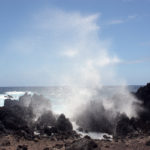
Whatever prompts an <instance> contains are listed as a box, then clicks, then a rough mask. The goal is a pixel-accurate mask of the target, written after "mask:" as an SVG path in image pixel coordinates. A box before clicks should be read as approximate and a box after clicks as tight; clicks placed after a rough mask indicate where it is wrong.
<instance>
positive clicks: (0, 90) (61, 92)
mask: <svg viewBox="0 0 150 150" xmlns="http://www.w3.org/2000/svg"><path fill="white" fill-rule="evenodd" d="M139 87H141V86H140V85H129V86H128V89H129V91H130V92H136V91H137V90H138V88H139ZM117 88H119V86H104V87H103V88H102V89H101V94H110V93H112V92H113V91H117V90H116V89H117ZM26 92H28V93H29V94H34V93H37V94H42V95H43V96H45V97H46V98H48V99H50V100H51V103H52V108H53V111H55V112H59V111H61V110H60V109H62V108H60V104H61V103H63V100H64V99H65V97H66V95H68V94H69V93H70V92H69V87H0V106H3V105H4V99H6V98H7V96H8V95H10V96H12V97H13V99H19V97H20V96H22V95H24V94H25V93H26ZM61 107H63V105H61Z"/></svg>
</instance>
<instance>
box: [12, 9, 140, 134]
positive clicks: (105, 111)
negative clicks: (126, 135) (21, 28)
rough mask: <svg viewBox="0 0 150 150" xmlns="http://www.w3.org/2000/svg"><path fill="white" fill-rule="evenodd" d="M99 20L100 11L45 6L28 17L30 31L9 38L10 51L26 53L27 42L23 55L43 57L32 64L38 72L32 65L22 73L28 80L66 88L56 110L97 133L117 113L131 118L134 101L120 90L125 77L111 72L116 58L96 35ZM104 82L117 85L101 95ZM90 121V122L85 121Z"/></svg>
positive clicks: (98, 33)
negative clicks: (114, 88) (65, 93)
mask: <svg viewBox="0 0 150 150" xmlns="http://www.w3.org/2000/svg"><path fill="white" fill-rule="evenodd" d="M100 22H101V14H100V13H96V14H81V13H80V12H67V11H63V10H60V9H52V10H49V9H48V10H46V11H42V12H39V13H37V14H35V15H33V21H32V23H31V24H32V29H33V28H34V31H32V32H31V33H30V30H29V31H28V32H27V35H25V36H24V35H22V37H16V38H15V39H13V40H12V42H11V48H12V50H15V51H16V52H17V53H20V54H21V55H22V54H25V53H26V52H25V49H24V46H25V45H29V48H28V51H27V53H29V54H30V55H31V54H34V55H35V56H36V57H37V56H38V58H39V56H40V57H44V58H45V61H43V63H42V65H41V66H37V68H36V69H37V70H38V72H37V70H36V69H34V70H35V71H32V72H33V73H30V74H29V75H27V76H28V80H30V79H32V80H34V82H36V80H38V81H39V83H47V84H49V83H57V84H58V85H65V86H67V87H69V88H70V91H69V92H70V93H69V94H68V95H67V96H66V97H65V100H64V101H63V105H64V109H63V110H62V113H64V114H65V115H66V116H67V117H69V118H71V119H72V120H75V121H76V123H77V124H78V125H80V126H82V127H83V128H85V129H88V130H91V131H100V130H99V129H98V130H97V128H100V127H101V128H105V125H106V124H107V125H108V126H109V128H111V127H112V126H113V125H114V123H115V121H116V117H117V116H118V115H119V114H126V115H127V116H128V117H129V118H131V117H137V107H136V105H134V104H135V103H138V101H137V100H136V98H135V97H134V96H133V95H131V94H130V92H129V91H128V89H127V88H126V85H127V83H126V80H125V79H122V77H120V76H119V75H118V73H117V69H116V66H117V65H118V64H119V63H121V62H122V60H121V58H119V57H118V56H117V54H115V53H114V52H113V51H112V48H111V46H112V44H111V40H108V39H105V40H104V39H103V38H102V37H101V34H100V33H101V30H102V29H101V26H100ZM30 43H32V44H31V45H30ZM41 51H42V55H41V53H40V52H41ZM54 59H55V61H53V60H54ZM39 70H40V71H39ZM29 72H31V71H29ZM34 73H36V74H37V75H36V78H33V77H34ZM24 76H26V74H24ZM35 79H36V80H35ZM34 82H32V83H34ZM104 85H119V88H117V90H116V93H113V94H109V93H106V94H102V93H101V89H102V88H103V86H104ZM42 109H45V108H44V107H43V108H42ZM38 111H39V110H38ZM40 111H41V110H40ZM91 119H93V120H94V122H95V124H93V125H91V122H92V120H91ZM102 123H103V124H102ZM93 126H95V127H93ZM107 132H109V131H107Z"/></svg>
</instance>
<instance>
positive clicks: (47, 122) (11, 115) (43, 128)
mask: <svg viewBox="0 0 150 150" xmlns="http://www.w3.org/2000/svg"><path fill="white" fill-rule="evenodd" d="M50 106H51V105H50V101H49V100H48V99H46V98H44V97H43V96H41V95H37V94H34V95H33V96H32V95H29V94H27V93H26V94H25V95H23V96H21V97H20V98H19V100H12V99H6V100H5V103H4V106H3V107H0V134H3V133H5V134H16V135H17V136H23V137H25V138H27V139H34V137H35V132H37V133H40V135H44V134H46V135H47V136H51V135H53V134H57V135H59V134H60V135H63V134H64V135H65V137H67V136H68V132H70V134H72V135H74V134H73V132H72V124H71V122H70V121H69V119H67V118H66V117H65V115H63V114H61V115H60V116H57V115H54V114H53V112H52V111H51V107H50ZM65 132H66V133H67V134H66V133H65ZM68 137H69V136H68Z"/></svg>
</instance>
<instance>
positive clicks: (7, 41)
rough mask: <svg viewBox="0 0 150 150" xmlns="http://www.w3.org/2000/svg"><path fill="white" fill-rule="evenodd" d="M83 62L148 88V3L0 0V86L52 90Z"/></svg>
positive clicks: (143, 0)
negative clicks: (100, 67)
mask: <svg viewBox="0 0 150 150" xmlns="http://www.w3.org/2000/svg"><path fill="white" fill-rule="evenodd" d="M99 49H104V50H103V54H102V50H100V53H98V51H99ZM105 49H106V50H105ZM106 51H107V54H104V53H105V52H106ZM98 54H100V56H101V54H102V55H103V56H105V55H109V56H108V58H109V59H107V57H98V58H97V57H96V56H97V55H98ZM89 56H91V59H89ZM83 58H84V59H85V58H86V60H88V62H90V63H91V60H95V59H99V60H103V61H100V66H102V65H105V64H107V65H108V64H111V65H112V64H113V65H114V64H115V67H114V68H113V69H114V70H115V73H116V74H117V76H119V77H121V78H123V79H125V80H126V81H127V83H128V84H146V83H147V82H150V0H0V68H1V72H0V86H28V85H29V86H32V85H33V86H34V85H35V86H38V85H58V84H59V83H60V81H59V80H60V78H61V77H60V75H61V74H67V73H70V74H71V69H72V67H74V65H76V63H75V62H77V64H78V65H79V64H80V63H81V62H82V60H83ZM104 58H105V59H104ZM89 60H90V61H89ZM97 62H98V61H94V63H96V64H97ZM98 63H99V62H98ZM72 64H73V65H72ZM108 70H109V69H107V71H108ZM105 74H109V72H106V71H105ZM106 76H107V75H106ZM108 78H109V77H108ZM105 80H107V79H105ZM108 81H109V80H108ZM110 81H111V80H110ZM104 84H105V82H104ZM106 84H109V83H107V82H106ZM110 84H112V83H111V82H110ZM113 84H114V83H113Z"/></svg>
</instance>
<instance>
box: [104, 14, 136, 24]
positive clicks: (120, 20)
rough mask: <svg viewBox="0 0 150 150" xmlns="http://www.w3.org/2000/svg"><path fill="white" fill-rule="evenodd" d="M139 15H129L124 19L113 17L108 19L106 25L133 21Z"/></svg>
mask: <svg viewBox="0 0 150 150" xmlns="http://www.w3.org/2000/svg"><path fill="white" fill-rule="evenodd" d="M137 17H138V15H129V16H127V17H126V18H124V19H113V20H110V21H107V23H106V25H117V24H123V23H126V22H128V21H131V20H133V19H136V18H137Z"/></svg>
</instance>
